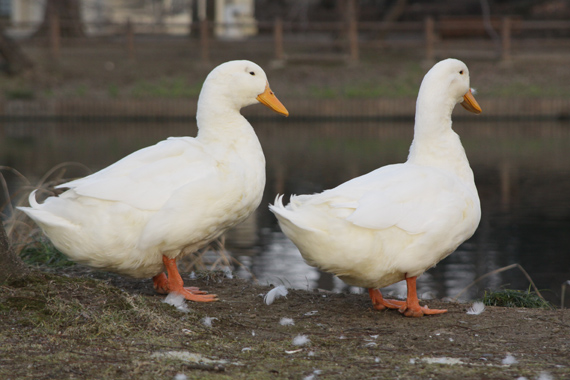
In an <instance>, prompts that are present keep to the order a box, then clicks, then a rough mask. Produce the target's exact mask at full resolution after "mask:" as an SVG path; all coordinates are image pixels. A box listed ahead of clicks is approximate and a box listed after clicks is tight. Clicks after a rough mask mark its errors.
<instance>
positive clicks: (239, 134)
mask: <svg viewBox="0 0 570 380" xmlns="http://www.w3.org/2000/svg"><path fill="white" fill-rule="evenodd" d="M214 90H215V89H214ZM240 108H241V107H239V106H238V105H236V104H235V103H234V102H233V101H232V99H231V98H227V97H224V96H220V94H219V93H216V91H213V90H210V91H208V90H203V91H202V93H201V94H200V98H199V99H198V109H197V111H196V122H197V124H198V136H197V138H198V139H199V140H200V141H202V142H203V143H207V142H213V141H215V142H216V143H217V144H220V143H223V142H228V143H234V142H235V140H236V139H243V138H252V137H253V138H254V139H255V140H256V141H257V137H256V136H255V132H254V131H253V128H252V127H251V125H250V124H249V122H248V121H247V120H246V118H245V117H243V116H242V115H241V113H240Z"/></svg>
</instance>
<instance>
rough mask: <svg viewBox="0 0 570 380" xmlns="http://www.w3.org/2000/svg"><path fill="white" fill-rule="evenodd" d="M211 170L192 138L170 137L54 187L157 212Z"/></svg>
mask: <svg viewBox="0 0 570 380" xmlns="http://www.w3.org/2000/svg"><path fill="white" fill-rule="evenodd" d="M214 168H215V160H214V159H213V158H212V157H211V156H210V155H208V154H207V153H206V152H205V151H204V149H203V148H202V146H201V144H200V143H199V142H198V141H196V139H194V138H192V137H175V138H172V137H171V138H168V139H167V140H164V141H161V142H159V143H158V144H156V145H153V146H150V147H147V148H143V149H141V150H138V151H136V152H134V153H132V154H130V155H128V156H127V157H125V158H123V159H121V160H119V161H117V162H116V163H114V164H112V165H110V166H108V167H106V168H104V169H102V170H100V171H98V172H96V173H94V174H92V175H90V176H87V177H84V178H81V179H77V180H74V181H71V182H67V183H64V184H61V185H59V186H58V187H59V188H69V189H73V191H74V193H75V194H77V195H80V196H85V197H91V198H95V199H100V200H108V201H116V202H122V203H125V204H128V205H130V206H133V207H135V208H137V209H140V210H159V209H160V208H161V207H162V206H164V205H165V204H166V202H167V201H168V200H169V199H170V198H171V196H172V194H173V193H174V192H175V191H176V190H177V189H180V188H181V187H183V186H185V185H187V184H188V183H191V182H195V181H199V180H200V179H203V178H205V177H208V176H211V175H212V174H213V172H214Z"/></svg>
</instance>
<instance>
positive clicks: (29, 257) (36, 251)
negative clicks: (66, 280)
mask: <svg viewBox="0 0 570 380" xmlns="http://www.w3.org/2000/svg"><path fill="white" fill-rule="evenodd" d="M20 257H21V258H22V260H23V261H24V262H25V263H26V264H28V265H31V266H35V267H38V266H49V267H54V268H62V267H69V266H72V265H75V263H74V262H73V261H71V260H69V259H68V258H67V257H66V256H65V255H64V254H63V253H61V252H60V251H58V250H57V248H55V247H54V246H53V245H52V244H51V242H49V241H48V240H45V239H40V240H37V241H34V242H31V243H29V244H27V245H26V246H25V247H24V248H23V249H22V251H21V252H20Z"/></svg>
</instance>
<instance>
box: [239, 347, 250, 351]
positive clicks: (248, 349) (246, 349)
mask: <svg viewBox="0 0 570 380" xmlns="http://www.w3.org/2000/svg"><path fill="white" fill-rule="evenodd" d="M247 351H251V347H244V348H242V349H241V352H247Z"/></svg>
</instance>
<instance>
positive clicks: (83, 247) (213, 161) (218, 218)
mask: <svg viewBox="0 0 570 380" xmlns="http://www.w3.org/2000/svg"><path fill="white" fill-rule="evenodd" d="M252 137H255V136H252ZM248 143H249V144H247V145H245V146H244V145H243V143H242V144H235V145H233V147H234V149H230V150H223V149H219V147H216V148H213V147H211V146H208V144H202V143H201V142H200V141H199V140H197V139H195V138H192V137H180V138H170V139H168V140H165V141H162V142H160V143H158V144H157V145H155V146H152V147H148V148H145V149H142V150H140V151H137V152H135V153H133V154H132V155H130V156H127V157H125V158H124V159H122V160H121V161H119V162H117V163H115V164H114V165H112V166H110V167H108V168H106V169H104V170H101V171H99V172H97V173H95V174H93V175H91V176H89V177H86V178H83V179H80V180H76V181H72V182H69V183H66V184H63V185H61V186H62V187H69V188H70V189H69V190H68V191H66V192H65V193H63V194H61V195H60V196H59V197H50V198H48V199H46V201H45V202H44V203H43V204H37V203H36V204H33V205H32V207H33V208H32V209H28V210H26V212H27V214H28V215H29V216H30V217H31V218H32V219H34V220H35V221H36V223H37V224H38V225H39V226H40V227H41V228H42V230H43V231H44V233H45V234H46V235H47V236H48V237H49V238H50V240H51V241H52V243H53V244H54V245H55V246H56V247H57V248H58V249H59V250H61V251H62V252H64V253H65V254H66V255H67V256H69V257H70V258H71V259H73V260H74V261H77V262H79V263H82V264H86V265H89V266H92V267H96V268H100V269H104V270H109V271H113V272H117V273H120V274H124V275H129V276H133V277H150V276H154V275H156V274H157V273H159V272H161V271H162V270H163V263H162V254H165V255H166V256H168V257H178V256H180V255H183V254H184V253H191V252H194V251H196V250H197V249H199V248H201V247H203V246H205V245H206V244H208V243H209V242H211V241H212V240H214V239H216V238H217V237H219V236H220V235H221V234H222V233H223V232H225V231H226V230H227V229H228V228H231V227H233V226H235V225H236V224H238V223H240V222H242V221H243V220H244V219H246V218H247V217H248V216H249V215H250V214H251V213H252V212H253V211H254V210H255V209H256V208H257V207H258V206H259V203H260V201H261V197H262V193H263V188H264V186H265V160H264V157H263V153H262V151H261V147H260V145H259V142H258V141H257V138H255V139H251V141H248Z"/></svg>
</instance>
